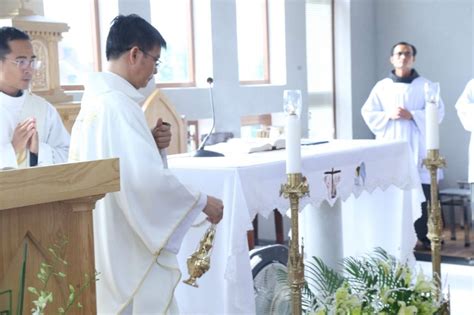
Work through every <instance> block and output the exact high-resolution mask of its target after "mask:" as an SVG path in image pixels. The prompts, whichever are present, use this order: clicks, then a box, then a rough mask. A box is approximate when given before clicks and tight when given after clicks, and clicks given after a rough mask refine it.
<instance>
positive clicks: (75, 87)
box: [59, 0, 102, 91]
mask: <svg viewBox="0 0 474 315" xmlns="http://www.w3.org/2000/svg"><path fill="white" fill-rule="evenodd" d="M90 11H91V20H92V34H91V35H92V49H93V54H92V58H93V60H94V68H93V70H94V71H102V57H101V53H100V31H99V25H100V24H99V0H91V2H90ZM59 72H60V73H61V69H59ZM60 87H61V88H62V89H63V90H64V91H83V90H84V85H83V84H61V85H60Z"/></svg>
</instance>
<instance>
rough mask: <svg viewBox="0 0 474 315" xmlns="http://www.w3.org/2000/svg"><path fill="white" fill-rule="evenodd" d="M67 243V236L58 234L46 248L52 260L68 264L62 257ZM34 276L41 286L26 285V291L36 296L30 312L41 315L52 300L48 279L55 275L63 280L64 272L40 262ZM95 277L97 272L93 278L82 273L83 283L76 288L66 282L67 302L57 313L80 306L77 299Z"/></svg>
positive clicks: (60, 263) (62, 264)
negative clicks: (54, 241) (54, 240)
mask: <svg viewBox="0 0 474 315" xmlns="http://www.w3.org/2000/svg"><path fill="white" fill-rule="evenodd" d="M67 244H68V240H67V238H66V237H65V236H60V237H59V240H58V241H57V242H56V243H54V244H53V245H52V246H51V247H49V248H48V252H49V254H50V255H51V257H52V259H53V261H55V262H56V263H57V264H58V265H59V266H67V265H68V262H67V261H66V260H65V259H64V257H65V253H66V246H67ZM36 276H37V278H38V279H39V281H40V282H41V283H42V286H41V288H35V287H28V291H29V292H30V293H32V294H34V295H35V296H36V300H33V304H34V306H35V307H34V308H32V309H31V312H32V313H33V314H34V315H43V314H44V313H45V309H46V307H47V306H48V303H51V302H53V292H52V291H50V290H49V289H48V283H49V281H50V280H51V278H52V277H56V278H57V279H59V280H60V281H62V282H64V281H65V278H66V274H65V273H64V272H63V271H61V270H58V269H57V267H55V266H52V265H48V264H47V263H45V262H42V263H41V264H40V268H39V271H38V273H37V275H36ZM97 277H98V273H97V272H96V273H95V274H94V277H93V278H91V277H90V276H89V275H88V274H84V281H83V284H82V285H80V286H79V288H77V289H76V288H75V287H74V286H73V285H71V284H68V291H69V295H68V301H67V304H66V305H63V306H60V307H58V310H57V313H59V314H66V313H67V312H68V311H69V310H71V309H72V308H73V307H77V308H82V304H81V303H80V302H79V301H78V299H79V298H80V296H81V295H82V293H83V292H84V290H85V289H87V288H88V287H89V286H90V284H91V282H92V281H97V280H99V279H98V278H97Z"/></svg>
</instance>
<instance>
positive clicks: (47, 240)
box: [0, 159, 120, 314]
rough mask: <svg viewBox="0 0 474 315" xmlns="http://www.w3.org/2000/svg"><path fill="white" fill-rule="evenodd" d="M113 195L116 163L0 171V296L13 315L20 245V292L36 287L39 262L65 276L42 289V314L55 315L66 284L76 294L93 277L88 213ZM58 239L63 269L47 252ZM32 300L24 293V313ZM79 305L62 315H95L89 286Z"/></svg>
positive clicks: (117, 179) (62, 301)
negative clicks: (46, 300)
mask: <svg viewBox="0 0 474 315" xmlns="http://www.w3.org/2000/svg"><path fill="white" fill-rule="evenodd" d="M118 190H120V175H119V160H118V159H107V160H97V161H91V162H80V163H72V164H60V165H54V166H45V167H35V168H29V169H18V170H8V171H0V292H2V291H5V290H12V291H13V294H12V296H13V303H12V305H13V314H16V306H17V296H18V287H19V275H20V270H21V262H22V259H23V248H24V244H25V243H27V245H28V254H27V259H26V283H25V288H28V287H36V288H41V287H42V286H41V283H40V282H39V280H38V279H37V274H38V272H39V270H40V264H41V263H42V262H46V263H48V264H51V265H52V266H54V267H55V268H57V269H58V270H61V271H63V272H64V273H65V274H66V277H65V278H64V279H58V278H57V277H52V278H51V279H50V281H49V284H48V288H49V289H50V290H52V291H53V295H54V300H53V302H52V303H51V305H49V306H48V308H47V309H46V314H57V313H58V312H57V308H58V307H59V306H64V305H66V304H67V299H68V296H69V291H68V287H67V285H68V284H71V285H72V286H73V287H74V288H75V289H76V290H78V288H79V287H80V285H81V284H83V283H84V274H89V275H91V276H92V277H94V273H95V267H94V237H93V228H92V209H93V208H94V205H95V202H96V201H97V200H99V199H101V198H102V197H103V196H104V195H105V194H106V193H108V192H113V191H118ZM62 238H65V239H67V240H68V244H67V245H66V247H65V252H64V254H65V256H64V259H65V260H66V261H67V262H68V264H67V265H60V264H59V263H57V261H56V260H55V259H53V258H52V256H51V254H50V252H49V250H48V248H49V247H51V246H52V245H53V244H55V243H57V242H59V241H60V240H61V239H62ZM99 278H100V276H99ZM99 281H100V280H99ZM32 300H35V297H34V295H33V294H32V293H30V292H28V291H26V293H25V299H24V303H23V310H24V312H25V313H29V311H30V309H32V308H33V304H32ZM79 301H80V302H81V303H82V305H83V308H82V310H80V309H77V308H74V309H73V310H71V312H68V313H71V314H96V300H95V282H94V281H92V282H91V284H90V286H89V287H88V288H87V289H86V290H85V291H84V293H83V294H82V296H81V297H80V299H79Z"/></svg>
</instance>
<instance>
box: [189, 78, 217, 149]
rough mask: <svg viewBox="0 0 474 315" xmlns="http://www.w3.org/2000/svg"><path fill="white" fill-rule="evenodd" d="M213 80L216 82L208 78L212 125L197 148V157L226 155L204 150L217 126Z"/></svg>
mask: <svg viewBox="0 0 474 315" xmlns="http://www.w3.org/2000/svg"><path fill="white" fill-rule="evenodd" d="M212 82H214V80H213V79H212V78H207V83H209V99H210V100H211V109H212V127H211V130H210V131H209V133H208V134H207V136H206V137H205V138H204V140H203V141H202V142H201V145H200V146H199V148H198V149H197V150H196V153H195V154H194V156H195V157H215V156H224V154H222V153H219V152H214V151H209V150H204V147H205V145H206V143H207V140H208V139H209V136H210V135H211V134H212V132H213V131H214V127H215V126H216V112H215V110H214V98H213V96H212Z"/></svg>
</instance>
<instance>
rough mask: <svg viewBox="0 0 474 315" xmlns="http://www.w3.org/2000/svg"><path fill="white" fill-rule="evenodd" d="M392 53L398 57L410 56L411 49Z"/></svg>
mask: <svg viewBox="0 0 474 315" xmlns="http://www.w3.org/2000/svg"><path fill="white" fill-rule="evenodd" d="M394 55H395V56H397V57H398V58H400V57H401V56H405V57H407V58H410V57H411V56H412V53H411V51H400V52H397V53H394Z"/></svg>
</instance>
